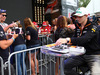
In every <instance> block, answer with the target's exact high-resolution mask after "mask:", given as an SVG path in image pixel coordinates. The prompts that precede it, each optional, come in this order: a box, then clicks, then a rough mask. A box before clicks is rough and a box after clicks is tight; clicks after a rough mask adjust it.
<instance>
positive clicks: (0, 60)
mask: <svg viewBox="0 0 100 75" xmlns="http://www.w3.org/2000/svg"><path fill="white" fill-rule="evenodd" d="M0 63H1V64H0V69H1V70H0V71H1V75H4V69H3V67H4V66H3V59H2V57H0Z"/></svg>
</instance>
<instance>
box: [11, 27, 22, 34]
mask: <svg viewBox="0 0 100 75" xmlns="http://www.w3.org/2000/svg"><path fill="white" fill-rule="evenodd" d="M14 33H15V34H22V33H23V32H22V28H21V27H13V28H12V29H11V34H14Z"/></svg>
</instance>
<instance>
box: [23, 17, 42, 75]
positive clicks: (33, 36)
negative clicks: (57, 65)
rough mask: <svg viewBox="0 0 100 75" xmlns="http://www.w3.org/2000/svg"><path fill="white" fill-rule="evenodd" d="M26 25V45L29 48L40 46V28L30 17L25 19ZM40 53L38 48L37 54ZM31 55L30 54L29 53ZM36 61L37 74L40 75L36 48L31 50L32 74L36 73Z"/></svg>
mask: <svg viewBox="0 0 100 75" xmlns="http://www.w3.org/2000/svg"><path fill="white" fill-rule="evenodd" d="M24 25H25V30H26V45H27V48H34V47H37V46H39V45H40V44H39V40H38V30H37V28H36V27H35V25H34V24H33V23H32V21H31V19H30V18H25V19H24ZM37 53H38V50H36V54H37ZM28 56H29V54H28ZM35 62H36V64H37V65H36V66H37V75H39V67H38V60H37V58H36V61H35V50H32V51H31V69H32V75H36V74H35Z"/></svg>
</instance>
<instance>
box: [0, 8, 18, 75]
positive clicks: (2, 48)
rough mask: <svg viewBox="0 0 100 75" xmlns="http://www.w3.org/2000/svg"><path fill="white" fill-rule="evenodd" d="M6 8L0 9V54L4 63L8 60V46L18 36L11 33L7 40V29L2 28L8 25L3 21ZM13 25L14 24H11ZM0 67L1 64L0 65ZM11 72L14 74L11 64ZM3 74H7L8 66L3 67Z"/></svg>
mask: <svg viewBox="0 0 100 75" xmlns="http://www.w3.org/2000/svg"><path fill="white" fill-rule="evenodd" d="M5 12H6V10H2V9H0V56H1V57H2V58H3V61H4V63H5V62H7V61H8V57H9V46H10V45H11V44H12V43H13V41H14V40H15V39H16V38H17V37H18V34H13V35H12V38H11V39H9V40H7V38H6V35H5V32H6V31H7V29H9V28H7V29H4V28H6V27H8V25H7V24H6V23H3V22H4V21H5V19H6V13H5ZM13 25H14V24H13ZM13 25H10V26H9V27H12V26H13ZM0 67H1V65H0ZM11 69H12V72H11V73H12V74H13V75H14V69H13V66H12V65H11ZM4 73H5V75H8V68H6V69H4ZM0 75H1V68H0Z"/></svg>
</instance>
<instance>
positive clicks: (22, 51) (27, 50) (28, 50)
mask: <svg viewBox="0 0 100 75" xmlns="http://www.w3.org/2000/svg"><path fill="white" fill-rule="evenodd" d="M40 48H41V46H39V47H35V48H30V49H26V50H21V51H17V52H13V53H11V54H10V56H9V58H8V69H9V75H11V66H10V64H11V63H10V60H11V57H12V56H13V55H15V58H17V56H16V55H17V54H18V53H23V58H24V52H28V53H29V59H31V51H32V50H35V60H36V50H37V49H40ZM29 65H30V66H29V67H30V70H29V71H30V75H31V62H30V64H29ZM36 65H37V63H36V62H35V72H36V75H37V68H36ZM23 72H24V73H23V75H25V71H23ZM17 73H18V71H17V59H16V75H18V74H17Z"/></svg>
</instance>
